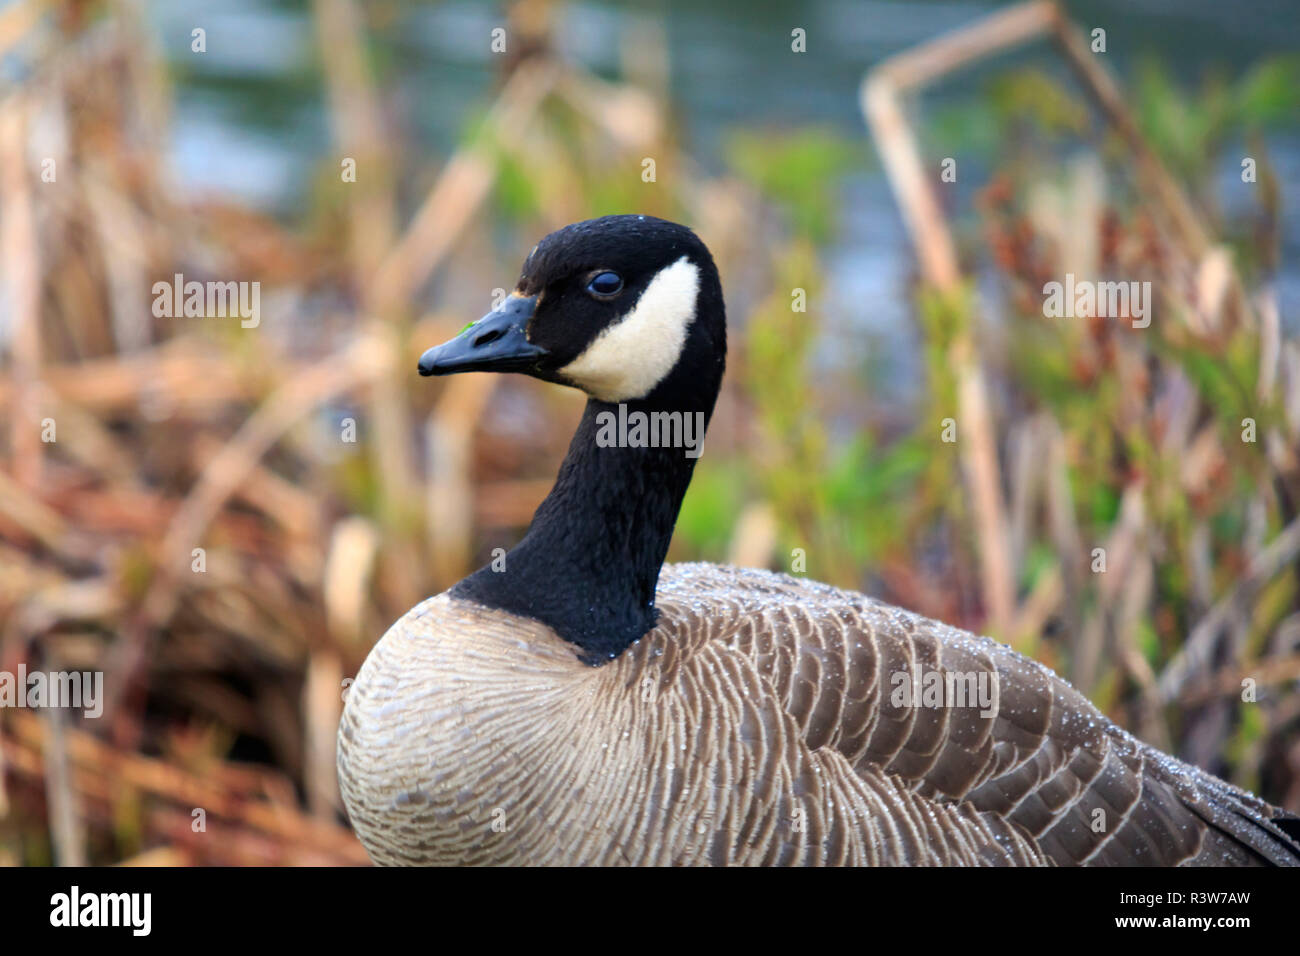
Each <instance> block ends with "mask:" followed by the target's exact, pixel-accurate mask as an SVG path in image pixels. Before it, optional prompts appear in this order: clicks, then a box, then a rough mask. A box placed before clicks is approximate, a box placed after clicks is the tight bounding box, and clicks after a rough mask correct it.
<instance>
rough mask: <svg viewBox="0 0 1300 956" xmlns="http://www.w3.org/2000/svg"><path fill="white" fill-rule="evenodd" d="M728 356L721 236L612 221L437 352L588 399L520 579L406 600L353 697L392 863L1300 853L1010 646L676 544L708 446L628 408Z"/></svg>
mask: <svg viewBox="0 0 1300 956" xmlns="http://www.w3.org/2000/svg"><path fill="white" fill-rule="evenodd" d="M725 353H726V319H725V314H724V308H723V299H722V288H721V284H720V282H719V279H718V272H717V269H716V268H715V266H714V264H713V260H712V257H711V256H710V254H709V251H708V250H707V249H706V248H705V246H704V245H703V243H701V242H700V240H699V239H698V238H696V236H695V235H694V233H692V232H691V231H690V230H689V229H687V228H685V227H683V226H680V225H676V224H674V223H670V222H664V221H662V220H659V219H653V218H651V217H649V216H610V217H605V218H602V219H594V220H590V221H586V222H580V223H576V224H574V225H571V226H567V227H565V228H564V229H561V230H559V231H557V232H555V233H552V234H551V235H549V236H547V237H546V238H545V239H543V240H542V241H541V242H540V243H538V245H537V246H536V247H535V248H534V249H533V251H532V253H531V254H530V255H529V256H528V259H527V261H526V262H525V263H524V267H523V273H522V275H521V276H520V279H519V282H518V285H517V286H516V288H515V290H514V293H513V294H512V295H511V296H510V297H509V298H508V299H507V300H506V301H505V302H504V303H503V304H502V305H501V306H500V307H499V308H498V309H496V310H494V311H492V312H490V313H489V314H488V315H486V316H485V317H484V318H483V319H481V320H480V321H478V322H477V323H474V324H473V325H471V326H469V327H468V328H467V329H466V330H464V331H463V332H462V333H461V334H460V335H458V336H457V337H456V338H454V339H452V340H451V341H450V342H447V343H446V344H444V345H441V346H439V347H437V348H434V349H430V350H429V351H428V352H426V353H425V354H424V356H423V357H422V358H421V359H420V365H419V371H420V374H422V375H450V374H454V373H457V372H469V371H497V372H506V371H508V372H522V373H524V374H527V375H532V376H533V377H535V378H540V379H543V380H545V381H548V382H557V383H562V384H565V385H570V386H574V387H577V388H579V389H581V390H583V391H584V392H586V393H587V395H588V396H589V401H588V402H587V405H586V410H585V412H584V414H583V417H582V422H581V424H580V425H579V426H578V430H577V433H576V434H575V435H574V438H573V441H572V444H571V445H570V446H569V451H568V455H567V457H566V458H565V460H564V464H563V465H562V466H561V468H560V472H559V477H558V478H557V480H556V483H555V487H554V488H553V489H552V491H551V493H550V495H549V496H548V497H547V498H546V500H545V501H544V502H543V503H542V504H541V506H540V507H539V508H538V509H537V513H536V515H535V517H534V518H533V522H532V525H531V526H530V528H529V530H528V532H527V534H526V535H525V536H524V538H523V540H522V541H520V543H519V544H518V545H517V546H516V547H515V548H513V549H512V550H511V551H509V552H508V553H507V554H506V556H505V561H504V569H503V570H498V569H497V568H494V567H493V566H491V565H489V566H488V567H485V568H483V569H481V570H479V571H477V572H475V573H474V574H472V575H470V576H469V577H467V578H465V579H464V580H463V581H461V582H460V583H458V584H457V585H455V586H454V587H452V588H451V589H450V590H449V591H447V592H445V593H443V594H439V595H437V596H436V597H432V598H430V599H428V600H426V601H424V602H423V603H421V604H420V605H418V606H417V607H415V608H414V609H412V610H411V611H410V612H408V613H407V614H406V615H405V616H404V617H402V618H401V620H399V621H398V622H397V623H396V624H394V625H393V626H392V628H391V629H390V630H389V631H388V633H387V634H386V635H385V636H384V637H383V639H382V640H381V641H380V642H379V643H378V644H377V645H376V646H375V648H374V649H373V650H372V651H371V653H370V655H369V657H368V658H367V660H366V661H365V664H364V665H363V666H362V668H361V671H360V673H359V674H358V676H357V679H356V681H355V683H354V684H353V685H352V687H351V688H350V689H349V691H348V694H347V702H346V705H345V707H344V713H343V718H342V722H341V725H340V728H339V752H338V770H339V780H340V784H341V788H342V793H343V797H344V800H345V802H346V805H347V810H348V813H349V814H350V816H351V819H352V823H353V825H354V826H355V828H356V832H357V834H358V835H359V836H360V838H361V841H362V843H363V844H364V845H365V847H366V849H367V851H368V852H369V853H370V856H371V857H372V859H374V860H375V862H377V863H381V864H515V863H526V864H836V863H846V864H860V863H864V864H865V863H869V864H1014V865H1024V864H1044V863H1057V864H1077V863H1088V864H1165V865H1168V864H1176V863H1193V864H1215V865H1223V864H1266V863H1272V864H1278V865H1296V864H1298V863H1300V844H1298V843H1297V842H1296V839H1297V837H1298V836H1300V818H1297V817H1296V816H1294V815H1292V814H1289V813H1286V812H1284V811H1282V810H1279V809H1276V808H1274V807H1271V806H1269V805H1268V804H1266V803H1264V802H1263V801H1261V800H1259V799H1257V798H1255V797H1254V796H1252V795H1251V794H1249V793H1246V792H1244V791H1242V790H1239V789H1237V788H1235V787H1233V786H1231V785H1229V784H1227V783H1225V782H1223V781H1221V780H1219V779H1217V778H1215V777H1213V776H1210V775H1209V774H1206V773H1203V772H1202V771H1200V770H1198V769H1196V768H1195V767H1191V766H1189V765H1187V764H1184V763H1181V762H1180V761H1178V760H1175V759H1174V758H1172V757H1169V756H1167V755H1165V754H1163V753H1161V752H1159V751H1157V750H1155V749H1153V748H1152V747H1149V746H1147V745H1145V744H1143V743H1141V742H1140V741H1138V740H1136V739H1134V738H1133V737H1132V736H1130V735H1129V734H1128V733H1126V732H1124V731H1123V730H1121V729H1119V728H1118V727H1116V726H1115V725H1114V724H1112V723H1111V722H1110V721H1109V720H1107V719H1106V718H1105V717H1103V716H1102V714H1101V713H1100V712H1098V711H1097V709H1096V708H1094V707H1093V706H1092V704H1091V703H1089V701H1087V700H1086V699H1085V698H1084V697H1083V696H1082V695H1080V694H1079V693H1078V692H1077V691H1075V690H1074V689H1073V688H1072V687H1071V686H1070V685H1069V684H1067V683H1066V682H1065V681H1064V680H1062V679H1061V678H1059V677H1057V676H1056V675H1055V674H1053V673H1052V672H1051V671H1049V670H1048V669H1047V668H1046V667H1044V666H1042V665H1041V664H1038V663H1037V662H1035V661H1033V660H1029V659H1028V658H1025V657H1023V656H1021V655H1020V654H1017V653H1016V652H1014V651H1012V650H1011V649H1010V648H1008V647H1006V646H1004V645H1001V644H998V643H996V642H994V641H992V640H990V639H988V638H983V637H977V636H975V635H973V634H969V633H966V632H964V631H959V630H956V629H955V628H951V627H947V626H945V625H943V624H939V623H936V622H934V621H929V620H926V619H924V618H922V617H919V616H917V615H915V614H911V613H908V612H907V611H902V610H899V609H897V608H893V607H889V606H887V605H884V604H881V603H879V602H877V601H874V600H872V599H871V598H868V597H864V596H863V595H861V594H855V593H852V592H848V591H841V590H837V589H835V588H832V587H829V586H827V585H823V584H818V583H813V582H809V581H806V580H802V579H796V578H793V577H790V576H787V575H783V574H773V573H769V572H767V571H756V570H744V569H740V568H732V567H720V566H716V565H710V564H684V565H667V566H664V565H663V560H664V556H665V554H666V553H667V550H668V542H669V538H670V537H671V535H672V531H673V525H674V522H675V521H676V518H677V512H678V508H679V506H680V505H681V502H682V497H683V495H684V494H685V492H686V487H687V484H688V483H689V481H690V478H691V472H692V470H693V468H694V465H695V457H693V456H692V455H691V454H689V453H688V452H689V449H684V448H682V447H663V446H662V444H661V445H660V447H650V446H648V445H649V443H648V442H637V441H634V440H633V438H632V435H631V432H629V433H628V435H627V436H626V438H627V440H626V441H623V442H621V443H620V442H614V443H612V444H611V442H610V441H609V437H610V436H609V435H608V434H606V435H605V436H604V440H602V435H601V429H602V428H607V427H608V426H609V425H610V423H611V421H612V420H613V419H611V418H610V417H609V416H611V415H617V414H619V413H620V409H619V408H618V406H619V405H620V404H622V405H624V406H626V407H625V408H624V409H622V410H621V413H622V414H625V415H627V416H631V415H632V414H633V413H634V412H642V413H647V414H650V413H655V412H659V413H669V414H671V413H681V414H682V415H683V416H688V415H689V416H695V415H698V416H701V417H700V419H699V420H700V421H701V422H707V420H708V418H709V416H710V415H711V413H712V411H713V405H714V401H715V400H716V398H717V394H718V388H719V385H720V383H721V380H722V373H723V366H724V362H725ZM642 437H644V436H642ZM670 444H671V443H670ZM500 566H501V565H500V562H498V563H497V567H498V568H499V567H500ZM936 675H937V676H938V680H937V681H932V680H931V678H933V677H935V676H936ZM899 678H901V679H899ZM936 683H937V684H938V686H939V690H940V693H939V694H938V695H937V696H935V695H930V694H929V690H933V689H934V687H935V684H936ZM954 687H955V688H957V689H958V690H960V689H962V688H963V687H965V688H967V689H969V690H970V691H971V696H970V698H969V699H963V698H961V697H960V695H959V696H958V697H956V698H954V697H952V696H951V695H950V692H951V690H952V689H953V688H954ZM904 688H906V689H907V690H915V691H916V694H915V696H914V697H911V698H908V697H907V693H906V691H905V690H904ZM980 688H983V689H985V690H987V691H988V693H987V695H981V694H979V693H978V691H979V689H980ZM900 691H904V693H903V695H902V696H900V695H899V692H900ZM945 695H948V696H945Z"/></svg>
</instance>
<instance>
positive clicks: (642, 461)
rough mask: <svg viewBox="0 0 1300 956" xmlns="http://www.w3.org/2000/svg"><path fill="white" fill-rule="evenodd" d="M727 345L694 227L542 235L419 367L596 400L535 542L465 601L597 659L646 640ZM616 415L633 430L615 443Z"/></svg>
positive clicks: (637, 221) (544, 508)
mask: <svg viewBox="0 0 1300 956" xmlns="http://www.w3.org/2000/svg"><path fill="white" fill-rule="evenodd" d="M726 351H727V328H726V314H725V310H724V307H723V302H722V286H721V283H720V282H719V280H718V270H717V268H716V266H714V264H713V257H712V256H710V255H709V251H708V249H707V248H706V247H705V245H704V243H702V242H701V241H700V240H699V238H698V237H696V235H695V234H694V233H693V232H691V230H689V229H687V228H686V227H685V226H681V225H678V224H676V223H672V222H666V221H664V220H662V219H655V218H653V217H651V216H605V217H603V218H600V219H590V220H587V221H585V222H579V223H574V224H573V225H570V226H566V227H564V228H563V229H560V230H558V231H556V232H553V233H551V234H550V235H549V236H547V237H546V238H545V239H543V240H542V241H541V242H539V243H538V244H537V245H536V247H534V249H533V251H532V252H531V253H530V254H529V256H528V258H527V260H526V261H525V262H524V266H523V269H522V271H521V273H520V276H519V281H518V283H516V285H515V289H514V291H513V293H511V295H510V296H509V297H508V298H507V299H506V300H505V301H504V302H503V303H502V304H501V305H500V306H499V307H498V308H496V309H494V310H493V311H491V312H489V313H488V314H487V315H486V316H484V317H483V318H482V319H479V320H478V321H477V322H474V323H472V324H471V325H469V326H468V327H466V328H465V329H464V330H463V331H462V332H461V334H460V335H458V336H456V337H455V338H454V339H452V340H451V341H449V342H446V343H444V344H443V345H440V346H438V347H436V348H432V349H430V350H429V351H427V352H425V353H424V355H423V356H422V357H421V359H420V365H419V371H420V374H421V375H451V374H455V373H459V372H515V373H522V374H524V375H531V376H532V377H534V378H538V379H541V380H543V381H546V382H555V383H559V384H561V385H565V386H569V387H572V388H577V389H580V390H582V391H583V392H585V393H586V394H587V395H588V396H589V397H588V401H587V406H586V409H585V411H584V414H583V418H582V421H581V422H580V423H579V425H578V429H577V431H576V433H575V434H574V436H573V440H572V441H571V442H570V444H569V451H568V454H567V456H566V457H565V459H564V463H563V464H562V465H561V466H560V473H559V475H558V477H557V478H556V482H555V486H554V487H553V488H552V489H551V492H550V494H549V495H547V497H546V500H545V501H543V502H542V504H541V506H540V507H538V509H537V512H536V514H534V516H533V521H532V524H531V525H530V526H529V529H528V532H527V534H526V535H525V536H524V538H523V539H522V540H521V541H520V542H519V543H518V544H517V545H515V547H514V548H512V549H511V550H510V551H509V552H507V553H506V555H505V558H504V563H503V564H498V565H495V566H494V565H489V566H486V567H483V568H481V569H480V570H478V571H476V572H475V573H474V574H471V575H470V576H469V577H467V578H465V579H464V580H462V581H460V582H459V583H458V584H456V585H455V586H454V587H453V588H452V589H451V591H450V593H451V595H452V596H453V597H455V598H463V599H465V600H468V601H472V602H475V603H476V604H478V605H480V606H487V607H491V608H496V609H498V610H504V611H507V612H509V613H512V614H516V615H519V616H522V617H527V618H531V619H533V620H536V621H540V622H542V623H543V624H545V625H547V626H548V627H549V628H551V630H552V631H554V632H555V633H556V634H557V635H559V636H560V637H561V638H563V639H564V640H566V641H568V642H569V643H570V644H571V645H573V646H574V647H575V650H576V652H577V653H578V655H579V656H580V657H581V658H582V659H583V660H584V661H586V662H588V663H593V664H595V663H600V662H604V661H608V660H611V659H613V658H615V657H617V656H618V655H619V654H620V653H622V651H623V650H625V649H626V648H627V647H628V646H630V645H631V644H632V643H633V642H635V641H636V640H638V639H639V638H641V637H642V636H644V635H645V634H646V633H647V632H648V631H649V630H650V629H651V628H653V627H654V626H655V623H656V621H657V619H658V611H657V609H656V608H655V587H656V583H657V581H658V578H659V571H660V568H661V567H662V565H663V562H664V558H665V556H666V555H667V553H668V545H669V542H670V540H671V538H672V533H673V527H674V525H675V523H676V521H677V514H678V511H679V510H680V508H681V503H682V499H683V497H684V496H685V494H686V488H687V486H688V485H689V483H690V480H691V475H692V473H693V470H694V466H695V460H696V458H698V457H699V454H700V446H701V443H702V441H703V438H704V432H705V429H706V428H707V426H708V421H709V418H710V417H711V416H712V414H713V406H714V402H715V401H716V399H717V396H718V389H719V387H720V385H721V383H722V373H723V369H724V366H725V364H726ZM615 419H617V420H618V421H619V422H620V423H622V422H626V421H632V422H633V426H632V428H631V429H630V430H628V431H627V432H625V433H620V434H619V436H618V440H614V441H611V440H610V436H612V435H614V433H615V429H614V428H613V422H614V420H615ZM647 421H649V422H651V423H652V429H651V433H652V440H650V441H644V440H641V441H638V440H637V436H638V432H637V430H636V426H637V423H644V422H647ZM656 422H658V423H664V422H670V423H671V427H670V428H668V429H666V431H667V432H668V433H669V434H670V436H671V440H670V441H667V442H663V441H659V440H658V439H657V438H654V437H653V436H654V435H655V434H658V435H662V434H664V431H660V432H658V433H654V432H653V423H656ZM678 425H680V426H681V428H680V433H679V432H678V431H676V430H675V429H676V427H677V426H678ZM679 434H680V437H681V441H680V442H678V441H677V436H678V435H679ZM641 435H642V437H644V432H642V433H641Z"/></svg>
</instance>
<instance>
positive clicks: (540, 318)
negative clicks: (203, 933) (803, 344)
mask: <svg viewBox="0 0 1300 956" xmlns="http://www.w3.org/2000/svg"><path fill="white" fill-rule="evenodd" d="M726 336H727V332H726V315H725V311H724V308H723V303H722V287H721V284H720V282H719V280H718V270H717V268H716V266H714V264H713V257H712V256H710V255H709V250H708V249H707V248H705V246H704V243H702V242H700V240H699V238H698V237H697V236H696V235H695V233H693V232H691V230H689V229H687V228H686V227H685V226H680V225H678V224H676V223H672V222H666V221H664V220H662V219H655V218H654V217H652V216H604V217H602V218H600V219H588V220H586V221H584V222H577V223H574V224H573V225H570V226H565V227H564V228H563V229H559V230H557V231H555V232H553V233H551V234H550V235H549V236H547V237H546V238H545V239H543V240H542V241H541V242H539V243H538V244H537V246H536V247H535V248H534V249H533V251H532V253H530V254H529V256H528V259H527V260H526V261H525V262H524V266H523V270H522V272H521V274H520V276H519V282H518V283H517V284H516V286H515V290H514V292H512V293H511V295H510V296H509V297H508V298H507V299H506V300H505V302H504V303H503V304H502V305H501V306H500V307H499V308H497V309H494V310H493V311H492V312H490V313H488V314H487V315H486V316H484V317H483V318H482V319H480V320H479V321H478V322H475V323H474V324H473V325H471V326H469V327H468V328H467V329H466V330H465V331H464V332H462V333H461V334H460V335H458V336H457V337H456V338H454V339H452V340H451V341H450V342H447V343H445V344H444V345H440V346H438V347H437V348H433V349H430V350H429V351H427V352H425V353H424V355H423V356H422V357H421V359H420V374H421V375H450V374H454V373H456V372H469V371H497V372H522V373H524V374H526V375H531V376H533V377H534V378H540V379H542V380H544V381H548V382H557V383H560V384H563V385H571V386H573V387H575V388H579V389H581V390H582V391H584V392H586V393H587V394H588V395H590V396H591V397H593V398H595V399H598V400H600V401H604V402H626V401H634V400H638V399H649V400H651V401H653V400H654V398H655V397H656V396H663V397H668V396H673V397H674V398H676V397H678V396H679V395H680V393H682V392H696V393H703V394H706V395H707V397H708V404H709V406H710V407H711V406H712V400H713V398H714V397H715V396H716V394H717V389H718V386H719V384H720V382H721V379H722V370H723V367H724V365H725V361H726V351H727V337H726Z"/></svg>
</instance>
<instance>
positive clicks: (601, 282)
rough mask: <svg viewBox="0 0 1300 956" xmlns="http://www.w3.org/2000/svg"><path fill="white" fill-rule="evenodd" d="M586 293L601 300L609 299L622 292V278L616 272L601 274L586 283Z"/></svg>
mask: <svg viewBox="0 0 1300 956" xmlns="http://www.w3.org/2000/svg"><path fill="white" fill-rule="evenodd" d="M587 291H588V292H590V293H591V294H592V295H595V296H600V297H601V298H609V297H610V296H615V295H618V294H619V293H620V292H621V291H623V278H622V277H621V276H620V275H619V274H618V273H617V272H602V273H600V274H598V275H597V276H596V277H595V278H593V279H592V280H591V281H590V282H588V283H587Z"/></svg>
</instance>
